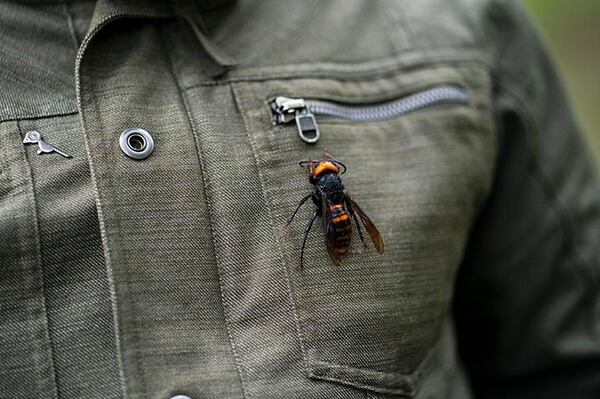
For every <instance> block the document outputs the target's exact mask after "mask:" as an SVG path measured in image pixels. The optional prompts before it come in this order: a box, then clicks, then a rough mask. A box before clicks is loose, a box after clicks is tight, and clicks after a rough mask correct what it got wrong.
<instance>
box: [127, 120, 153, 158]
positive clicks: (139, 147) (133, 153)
mask: <svg viewBox="0 0 600 399" xmlns="http://www.w3.org/2000/svg"><path fill="white" fill-rule="evenodd" d="M119 145H120V146H121V150H123V152H124V153H125V155H127V156H128V157H130V158H133V159H146V158H148V157H149V156H150V154H152V151H153V150H154V139H152V136H151V135H150V133H148V132H147V131H145V130H144V129H140V128H139V127H133V128H129V129H125V131H124V132H123V133H121V137H119Z"/></svg>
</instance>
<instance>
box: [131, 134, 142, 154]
mask: <svg viewBox="0 0 600 399" xmlns="http://www.w3.org/2000/svg"><path fill="white" fill-rule="evenodd" d="M127 145H128V146H129V148H131V149H132V150H133V151H136V152H141V151H144V149H145V148H146V139H145V138H144V137H143V136H142V135H141V134H137V133H133V134H132V135H130V136H129V137H128V138H127Z"/></svg>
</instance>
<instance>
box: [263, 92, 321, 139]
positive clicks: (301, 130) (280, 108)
mask: <svg viewBox="0 0 600 399" xmlns="http://www.w3.org/2000/svg"><path fill="white" fill-rule="evenodd" d="M271 108H272V109H273V122H274V123H275V124H276V125H281V124H285V123H289V122H291V121H292V120H296V127H297V128H298V135H299V136H300V138H301V139H302V141H304V142H305V143H308V144H314V143H316V142H317V141H319V138H320V137H321V133H320V132H319V125H317V119H316V118H315V115H314V114H313V113H312V112H311V111H310V110H309V109H308V107H307V106H306V103H305V102H304V99H303V98H289V97H277V98H276V99H275V101H273V103H272V104H271Z"/></svg>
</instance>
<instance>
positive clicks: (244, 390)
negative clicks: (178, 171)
mask: <svg viewBox="0 0 600 399" xmlns="http://www.w3.org/2000/svg"><path fill="white" fill-rule="evenodd" d="M161 45H162V46H163V49H164V51H165V52H166V53H167V54H168V58H169V66H170V70H169V72H170V74H171V76H172V78H173V80H174V81H175V84H176V85H177V89H178V90H177V91H178V94H179V98H180V100H181V103H182V105H183V107H184V110H185V114H186V118H187V121H188V124H189V127H190V130H191V132H192V136H193V139H194V143H195V145H196V154H197V156H198V163H199V165H200V168H201V170H200V175H201V177H202V186H203V191H204V198H205V199H206V206H207V207H208V210H209V212H208V219H209V220H208V223H209V225H210V230H211V235H212V242H211V243H212V247H213V253H214V255H215V259H218V255H217V250H216V247H217V244H216V235H217V233H216V230H215V225H214V223H213V217H212V215H213V213H214V209H213V207H212V203H211V201H210V199H209V195H208V190H209V188H208V184H207V181H206V177H205V171H206V167H205V163H204V162H203V156H202V154H203V153H204V150H203V148H202V144H201V142H200V140H199V137H198V134H197V130H196V125H195V123H194V122H193V117H192V114H191V110H190V107H189V104H188V101H187V99H186V98H185V97H184V96H183V90H182V88H181V86H180V85H179V80H178V79H177V75H176V74H175V68H174V65H173V59H172V57H171V54H170V52H169V51H168V49H167V47H166V45H165V43H164V40H161ZM216 266H217V272H218V274H219V288H220V291H221V292H220V294H221V302H222V304H223V312H224V313H225V315H224V316H225V325H226V328H227V336H228V338H229V344H230V346H231V351H232V352H233V357H234V360H235V365H236V368H237V371H238V376H239V378H240V386H241V387H242V393H243V395H244V397H246V398H250V397H251V396H250V395H249V393H248V387H247V382H246V379H245V377H244V374H245V372H244V370H243V367H242V363H241V357H240V354H239V351H238V349H237V344H236V343H235V338H234V336H233V333H232V325H231V321H230V319H231V312H230V305H229V301H228V300H227V298H226V295H225V290H226V289H225V283H224V281H223V280H224V277H223V271H222V270H221V268H220V267H219V262H218V261H217V264H216Z"/></svg>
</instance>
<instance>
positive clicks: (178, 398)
mask: <svg viewBox="0 0 600 399" xmlns="http://www.w3.org/2000/svg"><path fill="white" fill-rule="evenodd" d="M169 399H192V398H190V397H189V396H186V395H175V396H171V397H170V398H169Z"/></svg>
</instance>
